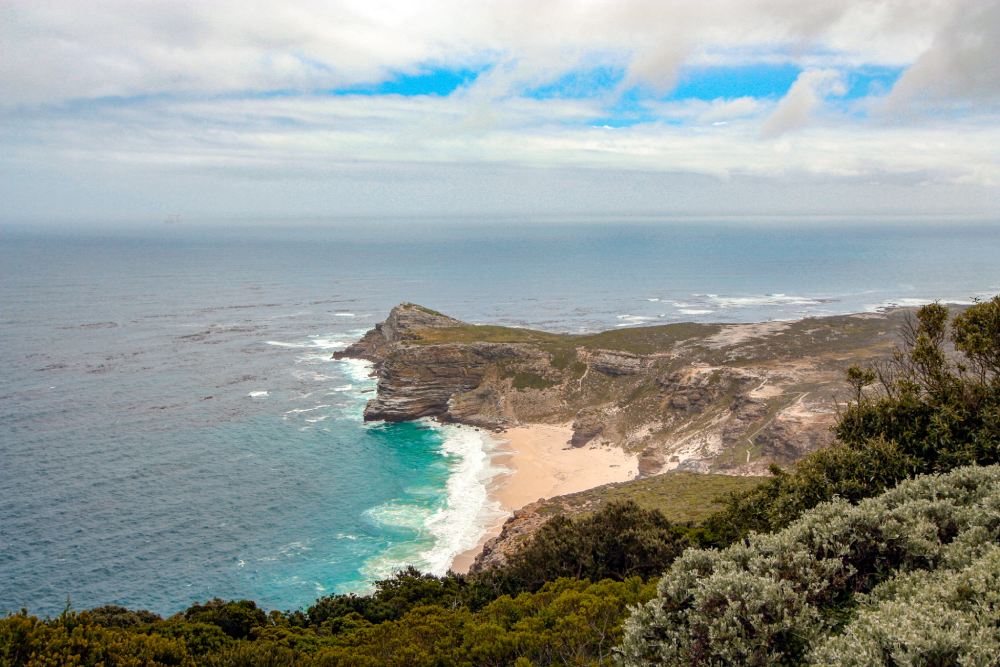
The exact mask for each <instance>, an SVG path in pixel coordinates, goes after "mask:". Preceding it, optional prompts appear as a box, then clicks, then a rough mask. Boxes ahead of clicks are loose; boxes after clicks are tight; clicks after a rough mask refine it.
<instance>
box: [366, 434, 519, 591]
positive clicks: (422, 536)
mask: <svg viewBox="0 0 1000 667" xmlns="http://www.w3.org/2000/svg"><path fill="white" fill-rule="evenodd" d="M424 423H425V424H426V425H428V426H429V427H430V428H433V429H434V430H435V431H438V432H439V434H440V435H441V437H442V441H441V445H440V447H439V450H438V451H439V453H440V455H441V456H442V457H443V459H444V461H445V462H446V465H447V466H448V469H449V475H448V481H447V482H446V485H445V489H444V493H443V497H442V496H439V499H438V500H437V501H436V502H434V501H433V500H432V498H433V496H435V495H439V494H434V493H430V491H431V489H424V488H420V489H412V491H419V492H417V493H413V494H410V495H412V496H414V497H412V498H411V499H409V500H400V499H397V500H393V501H390V502H387V503H383V504H382V505H379V506H377V507H373V508H372V509H370V510H368V512H366V514H367V516H368V517H369V519H371V520H372V521H374V522H376V523H378V524H380V525H383V526H387V527H392V528H404V529H409V530H411V531H413V532H415V533H416V534H417V536H418V537H417V539H416V540H414V541H412V542H408V543H397V544H395V545H393V546H391V547H390V548H388V549H386V550H385V551H384V552H382V553H381V554H379V555H378V556H376V557H374V558H371V559H369V560H368V561H367V562H366V563H365V564H364V565H363V566H362V568H361V570H360V571H361V573H362V575H363V576H364V577H365V578H367V579H368V580H370V581H371V580H375V579H379V578H385V577H389V576H391V575H392V573H393V572H396V571H398V570H400V569H402V568H404V567H406V566H407V565H413V566H414V567H416V568H417V569H419V570H421V571H423V572H428V573H431V574H435V575H439V576H440V575H443V574H445V573H446V572H447V571H448V570H449V568H450V567H451V564H452V562H453V561H454V560H455V557H456V556H457V555H459V554H461V553H463V552H465V551H468V550H469V549H472V548H474V547H475V546H476V545H477V544H478V543H479V540H480V538H481V537H482V535H483V533H484V532H485V531H486V529H487V528H489V527H490V526H492V525H494V524H495V523H496V522H497V521H498V520H499V519H500V518H501V517H502V516H503V510H502V509H501V507H500V504H499V503H498V502H497V501H495V500H492V499H491V498H490V497H489V485H490V484H491V482H492V481H493V479H494V477H496V476H497V475H498V474H501V473H503V472H505V469H504V468H501V467H499V466H495V465H494V464H493V462H492V453H493V450H494V447H495V446H496V441H495V440H494V439H493V438H491V437H490V436H489V435H488V434H487V433H485V432H483V431H479V430H476V429H472V428H469V427H467V426H454V425H439V424H437V423H434V422H431V421H429V420H425V421H424ZM429 500H431V502H430V504H428V501H429Z"/></svg>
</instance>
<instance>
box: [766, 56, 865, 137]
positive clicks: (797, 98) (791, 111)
mask: <svg viewBox="0 0 1000 667" xmlns="http://www.w3.org/2000/svg"><path fill="white" fill-rule="evenodd" d="M845 92H847V89H846V87H845V86H844V80H843V76H842V75H841V74H840V72H838V71H836V70H829V69H822V70H807V71H805V72H802V73H801V74H799V76H798V77H797V78H796V79H795V83H793V84H792V87H791V88H789V89H788V92H787V93H786V94H785V96H784V97H783V98H782V99H781V101H780V102H779V103H778V106H777V108H775V110H774V113H772V114H771V116H770V117H769V118H768V119H767V121H766V122H765V123H764V125H763V127H761V131H760V134H761V136H762V137H764V138H765V139H771V138H774V137H778V136H781V135H782V134H784V133H785V132H788V131H789V130H794V129H797V128H800V127H802V126H804V125H805V124H806V123H807V122H808V121H809V118H810V117H811V116H812V115H813V112H815V111H816V109H817V108H818V107H819V106H820V104H821V103H822V101H823V98H825V97H828V96H831V95H843V94H844V93H845Z"/></svg>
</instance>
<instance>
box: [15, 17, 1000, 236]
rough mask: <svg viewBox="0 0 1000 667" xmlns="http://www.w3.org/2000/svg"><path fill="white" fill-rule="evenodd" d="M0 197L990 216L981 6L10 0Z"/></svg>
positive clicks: (337, 209) (145, 216)
mask: <svg viewBox="0 0 1000 667" xmlns="http://www.w3.org/2000/svg"><path fill="white" fill-rule="evenodd" d="M0 201H2V202H3V203H2V206H0V220H4V221H15V222H16V221H57V222H66V221H80V222H84V223H87V222H95V221H102V220H104V221H125V222H129V221H134V222H136V223H150V222H159V221H161V220H163V219H164V218H165V217H166V216H167V215H170V214H180V215H181V216H182V217H183V219H185V220H205V221H209V220H217V219H241V218H254V219H261V218H272V219H285V218H287V219H292V218H304V217H309V218H338V217H352V216H396V217H399V216H404V217H405V216H438V215H440V216H475V215H482V216H491V215H539V216H544V215H578V214H588V215H598V216H599V215H632V214H643V215H664V216H713V215H726V216H740V215H757V216H759V215H763V216H769V215H780V216H796V215H802V216H812V215H834V216H855V215H865V216H870V215H891V216H908V215H927V214H930V215H934V216H956V217H958V216H976V217H990V216H997V214H998V212H1000V0H947V1H940V0H937V1H936V0H882V1H870V2H862V1H853V2H846V1H843V2H842V1H838V0H815V1H803V0H759V1H754V0H697V1H695V0H685V1H681V0H674V1H670V0H667V1H660V2H653V1H646V0H614V1H610V2H585V1H582V0H576V1H572V2H570V1H552V0H548V1H546V0H531V1H530V2H529V1H521V0H504V1H497V2H488V1H474V2H470V1H469V0H456V1H454V2H423V1H419V0H409V1H406V2H380V1H376V0H364V1H360V2H321V1H318V0H317V1H311V2H310V1H287V0H286V1H283V2H274V1H273V0H271V1H261V2H258V1H256V0H239V1H235V0H234V1H211V0H201V1H198V2H187V1H183V0H162V1H158V2H149V1H142V0H122V1H120V2H119V1H114V0H109V1H97V0H90V1H87V2H84V1H81V0H64V1H62V2H60V1H55V0H3V2H2V3H0ZM997 217H1000V216H997Z"/></svg>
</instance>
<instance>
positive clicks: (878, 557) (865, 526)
mask: <svg viewBox="0 0 1000 667" xmlns="http://www.w3.org/2000/svg"><path fill="white" fill-rule="evenodd" d="M998 543H1000V467H998V466H990V467H968V468H960V469H958V470H955V471H953V472H951V473H948V474H946V475H943V476H940V477H939V476H932V475H928V476H923V477H920V478H918V479H914V480H909V481H906V482H904V483H902V484H900V485H899V486H898V487H896V488H895V489H893V490H891V491H888V492H886V493H884V494H883V495H881V496H879V497H877V498H872V499H868V500H865V501H863V502H861V503H859V504H858V505H856V506H854V505H850V504H849V503H847V502H846V501H844V500H837V501H833V502H830V503H825V504H823V505H820V506H819V507H817V508H815V509H813V510H810V511H809V512H807V513H806V514H805V515H804V516H803V517H802V518H800V519H798V520H797V521H795V522H793V523H792V524H791V525H790V526H789V527H788V528H786V529H784V530H782V531H781V532H778V533H773V534H768V535H754V536H753V537H751V538H750V539H748V540H747V541H746V542H745V543H739V544H735V545H733V546H731V547H729V548H727V549H725V550H723V551H717V550H705V549H691V550H689V551H687V552H686V553H685V554H684V555H683V556H681V557H680V558H679V559H677V561H676V562H675V563H674V564H673V566H671V568H670V570H668V571H667V573H666V574H665V575H664V577H663V579H662V580H661V581H660V583H659V586H658V588H657V597H655V598H654V599H653V600H651V601H650V602H649V603H647V604H646V605H644V606H642V607H640V608H638V609H637V610H636V611H635V613H634V614H633V616H632V617H631V618H630V619H629V620H628V622H627V623H626V636H625V642H624V644H623V651H624V656H625V663H626V664H627V665H646V664H650V663H654V664H666V665H718V664H731V665H760V666H762V667H763V666H765V665H796V664H802V661H803V660H804V658H805V656H806V655H807V654H808V653H809V652H810V650H811V649H812V648H813V647H814V646H815V647H816V650H815V652H814V653H813V656H812V657H813V658H814V659H816V660H817V661H818V664H828V663H825V662H824V660H825V659H826V658H825V657H824V656H829V657H837V659H839V660H840V661H841V662H847V663H848V664H850V660H854V659H855V658H857V659H860V658H858V656H859V655H862V653H858V654H857V655H856V654H855V653H854V651H855V645H854V643H852V638H853V637H857V638H858V639H863V640H865V641H863V642H861V643H862V644H863V645H865V646H866V647H867V648H868V649H871V648H872V647H875V646H878V645H880V644H883V645H888V646H897V647H898V646H899V645H901V644H903V643H904V640H905V638H906V637H907V636H909V635H911V634H915V633H916V632H918V631H919V629H920V628H921V627H925V628H926V627H933V625H932V623H929V622H927V620H926V614H928V613H934V612H935V611H936V610H935V607H936V606H938V607H941V609H940V610H938V611H941V615H940V616H939V617H938V620H940V621H941V622H943V623H945V624H947V623H948V619H949V618H951V619H952V620H954V621H955V622H956V623H958V622H959V621H961V620H964V621H965V622H966V624H970V623H972V622H973V621H975V620H976V619H981V620H983V619H985V620H986V621H987V624H986V625H975V627H974V628H972V629H975V630H976V632H975V633H973V635H976V634H983V633H986V634H989V633H993V635H995V634H996V623H997V622H998V621H1000V616H998V613H1000V608H998V607H996V604H995V602H996V598H997V596H996V595H993V596H991V597H992V600H991V599H989V598H986V599H984V600H982V603H984V604H981V605H980V606H979V608H976V609H971V608H970V605H969V602H968V600H967V599H964V598H963V596H962V595H958V594H957V593H955V594H953V595H952V596H951V598H948V597H945V598H943V599H941V600H938V601H937V602H935V599H936V598H935V597H934V591H933V590H931V587H930V586H929V585H927V586H922V585H921V581H922V580H923V581H924V582H926V580H927V579H928V578H932V579H933V578H935V576H936V578H937V579H938V582H937V583H938V587H941V588H943V589H945V590H951V589H956V588H958V587H959V586H960V585H961V582H960V579H959V580H956V579H955V576H956V575H953V574H950V573H951V572H957V573H959V575H958V576H959V577H960V576H961V574H960V573H961V572H963V571H965V575H966V576H969V575H970V573H969V572H968V571H967V570H968V569H969V568H970V567H972V568H979V569H976V570H975V572H976V573H978V574H983V575H984V576H987V577H988V576H990V567H991V566H992V567H993V568H995V566H996V563H995V561H994V560H986V561H981V559H983V558H984V556H987V555H988V554H993V553H995V550H996V546H997V544H998ZM983 570H985V573H984V572H983ZM906 573H910V574H909V576H907V575H906ZM916 573H920V574H916ZM928 573H933V574H928ZM997 574H1000V573H998V572H995V571H994V572H992V576H993V577H994V580H995V577H996V575H997ZM897 578H898V579H897ZM883 582H885V583H883ZM977 583H978V586H979V587H980V588H982V587H983V586H985V585H987V583H986V582H977ZM879 584H882V585H881V586H879V588H878V590H877V591H875V592H874V593H873V595H872V600H874V601H875V602H874V604H875V606H874V607H873V608H872V609H871V610H866V611H864V612H861V613H859V612H858V610H857V604H858V602H859V598H858V594H859V593H868V592H871V591H872V590H873V589H875V587H876V586H878V585H879ZM969 594H971V589H970V590H969V591H967V592H966V596H968V595H969ZM897 596H898V597H900V598H901V599H902V600H905V599H907V598H908V597H911V598H918V599H920V600H921V601H922V602H923V606H922V607H914V609H913V610H911V611H912V612H913V613H912V614H911V615H910V616H909V617H908V616H906V615H904V616H902V617H900V618H898V619H894V620H893V622H895V623H896V624H897V626H896V628H895V631H894V632H886V631H885V629H884V628H885V626H886V624H887V623H888V622H889V619H890V612H891V611H893V607H898V606H899V605H900V604H903V603H902V602H901V601H900V600H894V599H893V598H895V597H897ZM883 600H884V601H883ZM880 601H882V602H881V603H880ZM949 601H950V602H951V604H950V605H949ZM990 602H992V603H993V604H992V605H991V606H987V604H985V603H990ZM963 603H964V607H963ZM879 616H880V617H881V620H882V623H881V624H878V625H876V626H871V625H870V624H869V621H875V620H876V617H879ZM845 620H846V621H847V622H848V623H849V625H848V628H847V632H846V634H845V635H844V636H843V637H841V638H836V639H831V640H829V641H827V642H826V643H825V644H824V645H823V646H820V644H821V643H823V641H824V639H825V638H826V637H828V636H829V635H831V634H833V633H835V632H837V631H838V629H839V628H840V627H841V626H842V625H843V624H844V623H845ZM907 621H909V622H910V624H908V623H907ZM958 627H961V626H960V625H959V626H958ZM970 627H971V626H970ZM957 629H958V628H957V627H956V628H953V632H954V631H956V630H957ZM970 638H971V637H970ZM928 643H932V641H931V640H928ZM995 647H996V637H995V636H994V638H993V640H992V641H986V640H982V641H979V642H978V643H975V644H967V645H966V646H965V647H964V649H963V650H964V651H965V652H966V654H967V655H969V654H971V655H972V657H973V660H974V662H973V664H985V662H984V661H988V660H990V659H992V658H993V657H995V656H996V655H997V653H993V652H991V651H993V649H994V648H995ZM902 648H903V649H905V647H902ZM934 648H935V650H936V651H938V652H940V650H944V649H948V650H952V651H953V652H954V651H957V649H956V648H955V647H954V646H952V642H950V641H947V640H946V639H943V640H942V642H941V646H936V645H935V646H934ZM914 651H916V649H914ZM953 654H954V655H957V653H953ZM921 655H923V656H924V658H929V656H927V655H925V654H921ZM838 656H839V657H838ZM851 656H853V657H851ZM868 657H869V658H870V659H871V660H870V661H868V662H865V663H864V664H869V665H878V664H907V663H896V662H891V661H883V660H882V658H881V657H876V656H874V655H869V656H868ZM845 658H846V660H845ZM976 661H978V662H976ZM856 664H857V663H856ZM915 664H942V665H943V664H957V663H956V662H953V661H950V660H946V661H944V662H935V661H933V660H930V661H929V662H926V661H923V660H921V661H918V662H917V663H915Z"/></svg>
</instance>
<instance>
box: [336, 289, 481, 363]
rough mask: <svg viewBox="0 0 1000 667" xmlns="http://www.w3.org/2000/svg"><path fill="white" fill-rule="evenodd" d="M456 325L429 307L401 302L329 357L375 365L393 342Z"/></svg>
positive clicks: (458, 322) (394, 343) (390, 347)
mask: <svg viewBox="0 0 1000 667" xmlns="http://www.w3.org/2000/svg"><path fill="white" fill-rule="evenodd" d="M460 324H462V323H461V322H460V321H459V320H456V319H454V318H452V317H448V316H447V315H442V314H441V313H438V312H435V311H433V310H430V309H429V308H424V307H423V306H418V305H416V304H413V303H401V304H399V305H398V306H396V307H395V308H393V309H392V310H391V311H389V316H388V317H387V318H385V321H384V322H381V323H380V324H376V325H375V328H374V329H372V330H371V331H369V332H368V333H366V334H365V335H364V336H363V337H362V338H361V340H359V341H357V342H356V343H353V344H351V345H349V346H348V347H347V348H346V349H344V350H342V351H340V352H335V353H334V354H333V358H334V359H367V360H368V361H372V362H375V363H376V364H377V363H379V362H381V361H382V360H383V359H384V358H386V357H387V356H388V355H389V352H390V350H391V349H392V348H393V347H394V346H395V345H397V344H399V343H404V342H406V341H415V340H419V339H420V338H421V334H420V332H423V331H427V330H431V329H445V328H449V327H455V326H457V325H460Z"/></svg>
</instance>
